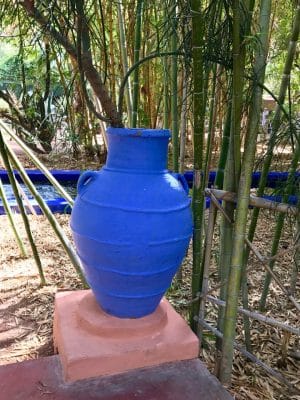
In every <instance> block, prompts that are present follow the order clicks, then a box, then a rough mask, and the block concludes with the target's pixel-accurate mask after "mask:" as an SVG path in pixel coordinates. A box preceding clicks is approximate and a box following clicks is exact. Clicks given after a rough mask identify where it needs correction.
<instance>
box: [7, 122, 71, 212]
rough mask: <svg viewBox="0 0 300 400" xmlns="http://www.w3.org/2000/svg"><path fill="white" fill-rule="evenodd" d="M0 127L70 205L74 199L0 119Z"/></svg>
mask: <svg viewBox="0 0 300 400" xmlns="http://www.w3.org/2000/svg"><path fill="white" fill-rule="evenodd" d="M0 127H1V128H3V130H4V131H5V132H6V133H7V134H8V135H9V136H10V137H11V138H12V139H13V140H14V141H15V142H16V143H17V144H18V145H19V146H20V147H21V148H22V150H24V152H25V153H26V155H27V156H28V157H29V158H30V159H31V160H32V162H33V163H34V164H35V165H36V166H37V167H38V168H39V169H40V170H41V171H42V172H43V174H44V175H45V176H46V178H47V179H48V180H49V181H50V182H51V183H52V185H53V186H54V187H55V189H56V190H57V191H58V192H59V193H60V194H61V195H62V197H63V198H64V199H65V200H66V201H67V202H68V203H69V205H70V206H71V207H72V206H73V204H74V200H73V199H72V197H71V196H70V195H69V194H68V193H67V192H66V191H65V189H64V188H63V187H62V186H61V185H60V184H59V182H58V181H57V180H56V179H55V178H54V177H53V175H52V174H51V173H50V172H49V170H48V169H47V168H46V167H45V166H44V164H43V163H41V162H40V160H39V159H38V158H37V157H36V156H35V155H34V153H33V152H32V151H31V150H30V149H29V147H27V146H26V144H25V143H23V142H22V140H21V139H20V138H19V137H18V136H17V135H16V134H15V133H14V132H13V131H12V129H10V128H9V127H8V126H7V124H6V123H5V122H4V121H2V120H1V119H0Z"/></svg>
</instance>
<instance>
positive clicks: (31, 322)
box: [0, 213, 300, 400]
mask: <svg viewBox="0 0 300 400" xmlns="http://www.w3.org/2000/svg"><path fill="white" fill-rule="evenodd" d="M57 219H58V221H59V222H60V224H61V225H62V226H63V228H64V230H65V232H66V234H67V235H68V236H69V237H71V235H70V229H69V216H67V215H65V216H64V215H58V216H57ZM16 220H17V223H18V227H19V230H20V232H21V233H22V237H23V238H25V237H26V235H25V232H24V228H23V225H22V221H21V218H20V216H19V215H17V216H16ZM30 222H31V230H32V232H33V235H34V238H35V239H36V242H37V245H38V249H39V253H40V257H41V260H42V265H43V268H44V271H45V274H46V279H47V285H46V286H44V287H41V286H40V280H39V275H38V272H37V268H36V266H35V263H34V260H33V258H32V257H31V256H30V254H31V252H30V250H29V244H28V242H27V240H24V241H25V244H26V248H27V250H28V257H27V258H22V257H21V256H20V254H19V250H18V247H17V244H16V243H15V240H14V237H13V234H12V231H11V229H10V226H9V224H8V220H7V218H6V216H1V217H0V225H1V230H0V292H1V297H0V344H1V346H0V364H6V363H12V362H18V361H23V360H27V359H33V358H37V357H41V356H47V355H51V354H53V343H52V321H53V304H54V296H55V293H56V292H57V291H61V290H75V289H80V288H82V285H81V283H80V281H79V279H78V278H77V275H76V272H75V270H74V268H73V266H72V265H71V263H70V262H69V260H68V258H67V257H66V254H65V252H64V250H63V249H62V247H61V245H60V244H59V243H58V240H57V238H56V237H55V235H54V234H53V232H52V230H51V228H50V227H49V224H48V222H47V221H46V220H45V218H44V217H42V216H30ZM273 226H274V215H272V214H270V213H264V214H262V218H261V219H260V225H259V229H258V232H257V236H256V240H255V243H256V246H257V247H258V248H259V249H260V251H261V252H262V253H263V254H264V255H267V254H268V252H269V251H270V243H271V238H272V228H273ZM292 230H293V228H292V223H291V222H290V221H287V223H286V225H285V231H284V235H283V238H282V241H281V251H283V254H282V256H281V258H280V262H279V263H278V264H277V265H276V272H277V274H278V275H279V276H280V279H281V282H283V283H284V284H285V285H286V286H288V284H289V276H290V271H291V266H292V254H293V247H292V233H293V232H292ZM217 242H218V228H216V230H215V246H216V244H217ZM217 261H218V256H217V251H216V248H215V249H214V250H213V258H212V262H211V273H210V278H211V282H210V287H213V286H214V285H216V283H217ZM250 265H251V266H252V267H251V272H250V273H249V298H250V307H251V309H253V310H257V309H258V301H259V298H260V293H261V289H262V282H263V276H264V271H263V267H262V266H261V264H260V263H259V262H258V261H257V260H255V259H254V258H251V260H250ZM191 274H192V261H191V254H190V252H189V254H188V256H187V258H186V259H185V261H184V263H183V282H182V284H181V285H180V286H178V285H177V284H174V285H173V286H172V287H171V288H170V290H169V292H168V294H167V296H168V298H169V300H170V301H171V303H172V304H173V305H174V307H175V308H176V309H177V311H178V312H180V313H181V314H182V315H183V316H184V317H186V318H187V315H188V307H189V301H190V300H191V299H190V283H191ZM298 278H299V277H298ZM213 295H218V291H215V292H213ZM295 297H296V298H298V301H299V298H300V282H299V280H298V283H297V292H296V295H295ZM266 314H267V315H268V316H272V317H274V318H277V319H279V320H281V321H283V322H286V323H289V324H291V325H293V326H296V327H297V326H298V327H299V315H297V312H296V311H295V309H294V308H293V306H292V305H291V304H290V302H288V301H287V299H286V297H285V295H284V294H283V293H282V292H281V290H280V289H279V288H278V286H277V285H276V284H274V283H272V284H271V290H270V295H269V298H268V304H267V311H266ZM216 315H217V309H216V307H215V306H212V305H211V304H207V314H206V320H207V321H208V322H210V323H211V324H212V325H216ZM251 329H252V331H251V333H252V337H251V340H252V346H253V351H254V354H255V355H256V356H257V357H258V358H260V359H261V360H263V361H264V362H266V363H268V364H269V365H270V366H271V367H272V368H274V369H277V370H279V371H280V372H281V373H282V374H283V375H284V376H285V377H286V378H287V379H288V380H289V382H291V383H293V384H294V385H295V386H297V387H298V388H299V389H300V374H299V367H300V361H299V359H296V358H295V357H294V356H293V355H295V354H299V350H300V347H299V338H298V339H297V338H296V337H295V336H294V335H288V337H287V335H286V334H284V333H283V332H282V331H280V330H279V329H277V328H274V327H270V326H267V325H264V324H260V323H258V322H252V324H251ZM204 339H205V346H204V348H203V349H202V354H201V358H202V359H204V361H205V362H206V364H207V366H208V368H209V369H210V370H211V371H212V372H213V371H214V356H215V351H214V338H213V335H212V334H210V333H209V332H204ZM237 342H238V343H240V344H243V325H242V319H239V323H238V335H237ZM284 343H286V345H284ZM232 383H233V386H232V388H231V392H232V393H233V394H234V395H235V398H236V399H266V400H268V399H300V396H299V394H298V395H293V394H292V393H290V392H289V391H288V389H287V388H286V387H285V386H284V385H282V384H281V383H279V382H277V381H276V380H274V379H273V378H271V377H270V376H268V375H267V374H266V373H265V372H264V371H263V370H262V369H261V368H259V367H258V366H256V365H255V364H253V363H251V362H249V361H247V360H246V359H245V358H244V357H243V356H241V355H240V354H238V353H236V354H235V363H234V373H233V382H232Z"/></svg>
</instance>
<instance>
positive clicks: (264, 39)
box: [242, 0, 272, 351]
mask: <svg viewBox="0 0 300 400" xmlns="http://www.w3.org/2000/svg"><path fill="white" fill-rule="evenodd" d="M271 5H272V0H262V1H261V7H260V15H259V29H260V32H259V38H260V42H259V45H258V48H257V50H256V55H255V64H254V68H253V72H254V77H255V80H254V84H253V93H252V99H251V104H250V112H249V122H248V131H247V136H246V142H247V141H248V140H249V138H251V137H252V136H253V135H256V132H258V129H259V122H260V118H261V108H262V96H263V89H262V86H263V84H264V79H265V71H266V60H267V55H268V49H269V29H270V18H271ZM245 251H246V249H245ZM242 301H243V307H244V308H245V309H247V308H248V285H247V273H246V264H245V254H244V258H243V265H242ZM244 332H245V344H246V348H247V350H248V351H251V339H250V321H249V318H248V317H247V316H244Z"/></svg>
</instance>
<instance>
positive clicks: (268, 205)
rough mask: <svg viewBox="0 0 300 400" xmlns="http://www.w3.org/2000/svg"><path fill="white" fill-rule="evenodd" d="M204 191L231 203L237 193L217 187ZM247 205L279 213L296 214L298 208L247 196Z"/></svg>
mask: <svg viewBox="0 0 300 400" xmlns="http://www.w3.org/2000/svg"><path fill="white" fill-rule="evenodd" d="M205 193H206V194H207V195H208V196H209V195H210V193H212V194H213V195H214V196H215V197H216V198H217V199H218V200H224V201H227V202H231V203H236V202H237V194H236V193H232V192H228V191H226V190H219V189H205ZM249 205H250V206H253V207H258V208H263V209H265V210H272V211H278V212H280V213H286V214H290V215H294V216H296V215H298V214H299V210H298V208H297V207H295V206H291V205H289V204H286V203H278V202H276V201H272V200H268V199H264V198H262V197H257V196H253V195H252V194H250V196H249Z"/></svg>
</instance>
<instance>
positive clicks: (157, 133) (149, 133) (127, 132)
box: [106, 127, 171, 138]
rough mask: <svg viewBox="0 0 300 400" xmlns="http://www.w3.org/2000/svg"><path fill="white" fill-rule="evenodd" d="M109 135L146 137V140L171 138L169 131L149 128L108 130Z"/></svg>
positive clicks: (111, 128) (110, 128)
mask: <svg viewBox="0 0 300 400" xmlns="http://www.w3.org/2000/svg"><path fill="white" fill-rule="evenodd" d="M106 131H107V133H108V134H110V135H117V136H132V137H144V138H151V137H152V138H153V137H155V138H158V137H165V138H166V137H167V138H169V137H170V136H171V135H170V131H169V129H149V128H113V127H109V128H107V130H106Z"/></svg>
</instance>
